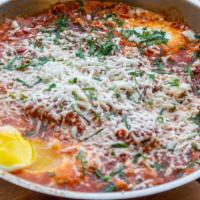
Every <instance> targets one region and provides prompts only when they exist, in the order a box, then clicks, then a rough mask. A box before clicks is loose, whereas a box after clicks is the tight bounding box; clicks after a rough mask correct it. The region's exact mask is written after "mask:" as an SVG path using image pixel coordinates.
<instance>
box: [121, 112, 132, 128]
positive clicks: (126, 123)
mask: <svg viewBox="0 0 200 200" xmlns="http://www.w3.org/2000/svg"><path fill="white" fill-rule="evenodd" d="M122 121H123V122H124V124H125V126H126V128H127V129H128V130H130V129H131V126H130V125H129V124H128V117H127V115H125V116H124V117H123V119H122Z"/></svg>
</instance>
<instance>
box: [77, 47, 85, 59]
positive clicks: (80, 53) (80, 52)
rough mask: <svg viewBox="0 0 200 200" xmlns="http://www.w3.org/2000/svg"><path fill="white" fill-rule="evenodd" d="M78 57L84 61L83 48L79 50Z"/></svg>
mask: <svg viewBox="0 0 200 200" xmlns="http://www.w3.org/2000/svg"><path fill="white" fill-rule="evenodd" d="M76 56H77V57H79V58H82V59H83V58H85V56H84V53H83V49H82V48H79V49H78V50H77V52H76Z"/></svg>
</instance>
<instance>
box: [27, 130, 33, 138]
mask: <svg viewBox="0 0 200 200" xmlns="http://www.w3.org/2000/svg"><path fill="white" fill-rule="evenodd" d="M34 134H35V132H34V131H28V132H27V133H26V136H27V137H32V136H33V135H34Z"/></svg>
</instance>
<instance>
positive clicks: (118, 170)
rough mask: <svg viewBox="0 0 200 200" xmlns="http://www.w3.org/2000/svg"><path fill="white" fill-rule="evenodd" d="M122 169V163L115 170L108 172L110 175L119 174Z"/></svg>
mask: <svg viewBox="0 0 200 200" xmlns="http://www.w3.org/2000/svg"><path fill="white" fill-rule="evenodd" d="M123 169H124V166H123V165H122V166H120V167H118V168H117V169H116V170H114V171H113V172H111V173H110V177H114V176H116V175H118V174H120V173H121V172H122V170H123Z"/></svg>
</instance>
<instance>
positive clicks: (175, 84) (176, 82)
mask: <svg viewBox="0 0 200 200" xmlns="http://www.w3.org/2000/svg"><path fill="white" fill-rule="evenodd" d="M168 84H169V85H171V86H172V87H179V86H180V80H179V79H178V78H174V79H172V80H171V81H169V82H168Z"/></svg>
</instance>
